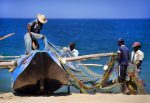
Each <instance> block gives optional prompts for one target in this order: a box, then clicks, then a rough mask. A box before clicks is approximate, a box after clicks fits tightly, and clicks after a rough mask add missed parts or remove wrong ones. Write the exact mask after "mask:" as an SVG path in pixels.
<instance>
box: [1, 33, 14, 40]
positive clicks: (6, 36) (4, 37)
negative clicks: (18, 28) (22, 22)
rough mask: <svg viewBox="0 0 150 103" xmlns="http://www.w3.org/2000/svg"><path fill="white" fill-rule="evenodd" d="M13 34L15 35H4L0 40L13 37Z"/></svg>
mask: <svg viewBox="0 0 150 103" xmlns="http://www.w3.org/2000/svg"><path fill="white" fill-rule="evenodd" d="M14 34H15V33H10V34H7V35H5V36H3V37H0V40H3V39H6V38H8V37H10V36H12V35H14Z"/></svg>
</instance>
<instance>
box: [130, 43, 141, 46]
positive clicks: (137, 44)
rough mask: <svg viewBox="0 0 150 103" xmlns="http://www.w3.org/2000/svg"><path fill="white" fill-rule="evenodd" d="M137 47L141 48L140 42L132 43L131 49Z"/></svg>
mask: <svg viewBox="0 0 150 103" xmlns="http://www.w3.org/2000/svg"><path fill="white" fill-rule="evenodd" d="M137 46H139V47H141V43H140V42H134V43H133V45H132V47H137Z"/></svg>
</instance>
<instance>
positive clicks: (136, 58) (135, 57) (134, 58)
mask: <svg viewBox="0 0 150 103" xmlns="http://www.w3.org/2000/svg"><path fill="white" fill-rule="evenodd" d="M143 59H144V53H143V52H142V51H141V50H138V51H137V52H136V53H135V51H132V53H131V62H132V61H133V64H137V63H138V62H139V60H141V61H142V60H143Z"/></svg>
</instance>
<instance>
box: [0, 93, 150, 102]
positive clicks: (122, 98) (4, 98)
mask: <svg viewBox="0 0 150 103" xmlns="http://www.w3.org/2000/svg"><path fill="white" fill-rule="evenodd" d="M0 103H150V95H123V94H100V93H97V94H94V95H91V94H78V93H73V94H70V95H68V94H53V95H38V96H37V95H36V96H16V95H14V94H12V93H3V94H0Z"/></svg>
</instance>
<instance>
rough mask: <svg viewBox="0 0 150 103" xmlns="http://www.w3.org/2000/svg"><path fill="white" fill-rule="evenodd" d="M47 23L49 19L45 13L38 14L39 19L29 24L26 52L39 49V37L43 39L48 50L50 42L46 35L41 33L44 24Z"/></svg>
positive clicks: (25, 37) (26, 35)
mask: <svg viewBox="0 0 150 103" xmlns="http://www.w3.org/2000/svg"><path fill="white" fill-rule="evenodd" d="M45 23H47V19H46V17H45V15H43V14H37V19H36V20H34V21H32V22H30V23H29V24H28V25H27V30H28V32H27V33H26V34H25V36H24V39H25V46H26V54H29V53H30V52H31V51H32V50H36V49H39V43H38V41H37V40H38V39H41V38H42V39H43V42H44V45H45V50H48V43H47V39H46V37H45V35H42V34H40V31H41V29H42V27H43V24H45Z"/></svg>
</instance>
